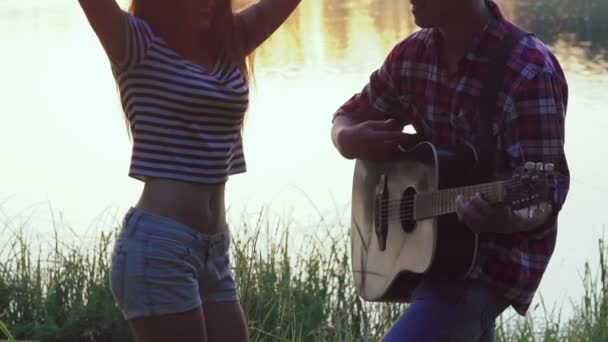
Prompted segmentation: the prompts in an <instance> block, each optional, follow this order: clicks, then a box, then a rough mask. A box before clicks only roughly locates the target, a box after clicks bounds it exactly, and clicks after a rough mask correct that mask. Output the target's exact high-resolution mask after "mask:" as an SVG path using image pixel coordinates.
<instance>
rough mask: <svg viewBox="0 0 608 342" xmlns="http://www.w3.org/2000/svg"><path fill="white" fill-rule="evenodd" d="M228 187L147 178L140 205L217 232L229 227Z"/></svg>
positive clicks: (186, 223) (195, 226)
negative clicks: (225, 193) (227, 210)
mask: <svg viewBox="0 0 608 342" xmlns="http://www.w3.org/2000/svg"><path fill="white" fill-rule="evenodd" d="M224 189H225V186H224V184H217V185H215V184H213V185H211V184H196V183H189V182H184V181H177V180H170V179H157V178H152V179H147V180H146V183H145V185H144V190H143V192H142V194H141V197H140V198H139V201H138V202H137V204H136V207H137V208H139V209H142V210H145V211H148V212H150V213H153V214H156V215H160V216H164V217H167V218H169V219H172V220H174V221H177V222H180V223H183V224H185V225H187V226H189V227H190V228H192V229H194V230H196V231H199V232H201V233H203V234H209V235H213V234H217V233H221V232H224V231H225V230H226V229H227V225H226V210H225V203H224Z"/></svg>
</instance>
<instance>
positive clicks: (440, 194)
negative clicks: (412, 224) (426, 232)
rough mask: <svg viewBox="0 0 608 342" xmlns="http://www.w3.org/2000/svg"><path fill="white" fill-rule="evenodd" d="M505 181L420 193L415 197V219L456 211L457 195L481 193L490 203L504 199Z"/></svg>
mask: <svg viewBox="0 0 608 342" xmlns="http://www.w3.org/2000/svg"><path fill="white" fill-rule="evenodd" d="M504 186H505V181H499V182H492V183H484V184H479V185H471V186H463V187H458V188H450V189H445V190H439V191H434V192H426V193H418V194H416V195H415V198H414V220H422V219H426V218H431V217H436V216H440V215H445V214H451V213H454V212H456V197H458V195H463V196H464V197H465V198H471V197H473V196H475V194H477V193H480V194H482V195H483V197H484V199H485V200H486V201H488V202H490V203H500V202H502V201H503V200H504V193H505V192H504Z"/></svg>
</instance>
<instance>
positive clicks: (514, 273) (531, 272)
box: [335, 0, 569, 315]
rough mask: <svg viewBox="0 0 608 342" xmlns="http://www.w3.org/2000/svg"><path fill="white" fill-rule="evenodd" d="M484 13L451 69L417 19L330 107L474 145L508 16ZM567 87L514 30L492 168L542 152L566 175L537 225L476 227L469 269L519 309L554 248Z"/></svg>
mask: <svg viewBox="0 0 608 342" xmlns="http://www.w3.org/2000/svg"><path fill="white" fill-rule="evenodd" d="M486 3H487V6H488V7H489V8H490V10H491V13H492V17H493V18H492V20H491V21H490V23H489V24H488V25H487V26H486V28H485V29H484V31H483V32H482V33H481V34H480V35H479V36H478V37H477V38H476V39H475V41H474V43H473V45H472V48H471V49H470V50H469V52H468V53H467V54H466V55H465V57H464V58H463V59H462V60H461V61H460V63H459V65H458V70H457V71H456V72H455V73H452V74H450V72H449V71H448V70H447V67H446V63H445V62H444V61H443V59H442V57H441V56H442V55H441V54H440V51H441V50H442V45H443V40H442V35H441V33H440V32H439V30H436V29H422V30H420V31H418V32H416V33H414V34H412V35H411V36H410V37H408V38H406V39H405V40H403V41H402V42H400V43H399V44H398V45H396V46H395V47H394V48H393V50H392V51H391V52H390V53H389V55H388V57H387V58H386V60H385V61H384V63H383V64H382V66H381V67H380V68H379V69H378V70H376V71H374V72H373V73H372V74H371V77H370V81H369V83H368V84H367V85H366V86H365V88H363V90H362V91H361V92H360V93H358V94H356V95H355V96H353V97H352V98H351V99H350V100H349V101H348V102H346V103H345V104H344V105H343V106H342V107H341V108H340V109H339V110H338V111H337V112H336V113H335V116H338V115H348V116H351V117H356V116H357V114H358V113H365V112H370V111H371V109H373V110H374V111H375V112H380V113H382V114H384V115H385V116H386V118H395V119H397V120H399V121H401V122H404V123H406V124H411V125H412V126H413V127H414V128H415V129H416V132H417V133H418V134H419V135H421V136H422V137H424V139H426V140H429V141H432V142H434V143H437V144H441V145H451V144H463V143H468V144H473V145H474V146H475V145H476V143H475V142H476V139H477V135H476V130H477V116H478V114H479V113H478V112H477V108H478V106H479V103H480V102H479V99H480V98H479V95H480V91H481V82H482V80H483V79H484V75H485V74H486V73H487V72H488V70H489V61H490V60H491V58H490V57H491V56H493V54H494V53H495V51H496V49H497V47H498V46H499V43H500V41H501V39H502V37H503V36H505V34H506V32H507V31H508V30H509V28H510V27H512V25H513V24H512V23H510V22H509V21H508V20H506V19H505V18H504V17H503V15H502V13H501V12H500V10H499V8H498V6H497V5H496V4H495V3H494V2H492V1H490V0H488V1H486ZM567 98H568V87H567V84H566V80H565V76H564V73H563V71H562V69H561V67H560V65H559V63H558V61H557V60H556V58H555V57H554V56H553V54H552V53H551V52H550V51H549V50H548V49H547V47H546V46H545V45H543V43H542V42H541V41H540V40H538V39H537V38H536V37H534V36H527V37H525V38H523V39H522V40H521V41H520V43H519V44H518V45H517V47H516V48H515V50H514V51H513V54H512V55H511V57H510V59H509V62H508V70H507V72H506V76H505V80H504V82H503V84H502V87H501V91H500V93H499V96H498V100H497V101H498V102H497V111H496V112H495V113H493V114H492V117H493V125H492V126H493V127H492V128H493V133H494V135H495V136H496V140H497V146H496V148H497V151H496V160H497V161H496V162H497V165H496V169H497V170H498V171H499V172H500V173H503V172H504V173H506V174H509V173H512V172H513V170H514V169H515V168H519V167H521V166H522V165H523V163H524V162H525V161H541V162H545V163H548V162H551V163H554V164H555V167H556V171H558V172H559V173H561V174H562V175H564V176H566V177H564V179H562V180H561V181H559V182H558V185H557V189H556V191H555V198H554V199H553V201H554V215H553V217H552V218H550V219H549V221H548V223H547V224H545V225H543V227H541V228H539V229H536V230H534V231H531V232H525V233H516V234H493V233H483V234H479V240H478V241H479V250H478V255H477V259H476V263H475V266H474V268H473V270H472V272H471V273H470V274H469V276H470V277H471V278H474V279H479V280H481V281H484V282H487V283H489V284H490V285H492V286H494V287H496V288H497V289H499V290H500V291H501V292H502V293H504V296H505V298H507V300H509V302H510V303H511V305H512V306H513V308H514V309H515V310H516V311H517V312H518V313H519V314H520V315H525V314H526V313H527V311H528V309H529V307H530V303H531V301H532V298H533V296H534V293H535V292H536V290H537V288H538V285H539V283H540V281H541V278H542V276H543V273H544V271H545V269H546V267H547V264H548V263H549V259H550V258H551V255H552V253H553V250H554V247H555V241H556V234H557V213H558V212H559V210H560V209H561V207H562V205H563V203H564V201H565V198H566V194H567V192H568V186H569V182H568V180H567V176H568V175H569V171H568V165H567V162H566V157H565V155H564V123H565V113H566V107H567Z"/></svg>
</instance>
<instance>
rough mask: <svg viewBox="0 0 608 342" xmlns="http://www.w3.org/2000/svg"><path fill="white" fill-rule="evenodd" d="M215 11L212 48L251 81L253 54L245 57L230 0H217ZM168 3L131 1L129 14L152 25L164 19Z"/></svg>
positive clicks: (169, 3) (153, 0)
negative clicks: (164, 8) (164, 7)
mask: <svg viewBox="0 0 608 342" xmlns="http://www.w3.org/2000/svg"><path fill="white" fill-rule="evenodd" d="M217 3H218V4H219V5H220V6H219V8H218V9H217V10H218V11H219V14H218V15H217V16H216V17H215V18H214V20H213V22H212V24H211V25H212V26H211V28H210V30H211V31H214V32H215V33H212V34H211V36H212V37H213V38H214V40H213V42H212V44H213V46H212V48H215V49H217V50H216V51H217V52H218V54H219V56H222V57H223V58H226V59H227V60H228V61H229V62H231V63H234V64H236V65H237V66H238V67H239V68H240V69H241V72H242V73H243V75H244V77H245V80H246V81H249V80H250V79H253V67H254V62H253V54H252V53H250V54H248V55H245V46H244V39H243V35H244V34H245V33H244V32H239V26H238V25H237V23H236V20H237V19H236V16H234V11H233V9H232V1H231V0H219V1H217ZM170 5H171V2H170V1H164V0H161V1H159V0H131V1H130V4H129V9H128V11H129V13H131V14H133V15H136V16H138V17H140V18H142V19H144V20H146V21H147V22H148V24H151V23H152V25H153V23H155V22H159V21H161V20H163V19H164V18H166V16H165V11H163V6H170Z"/></svg>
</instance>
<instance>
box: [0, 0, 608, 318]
mask: <svg viewBox="0 0 608 342" xmlns="http://www.w3.org/2000/svg"><path fill="white" fill-rule="evenodd" d="M247 2H248V1H237V6H241V5H244V4H245V3H247ZM500 4H501V6H502V8H503V11H504V12H505V14H506V15H507V16H508V17H510V18H511V19H512V20H514V21H515V22H517V23H519V24H521V25H522V26H523V27H525V28H527V29H529V30H532V31H534V32H535V33H536V34H537V35H538V36H539V37H540V38H542V39H543V40H544V41H545V42H546V43H547V44H548V45H549V46H550V47H551V48H552V50H553V51H554V52H555V54H556V55H557V57H558V58H559V60H560V61H561V63H562V66H563V67H564V69H565V71H566V74H567V78H568V82H569V86H570V104H569V110H568V116H567V124H566V125H567V126H566V130H567V137H566V149H567V155H568V160H569V163H570V168H571V173H572V185H571V190H570V193H569V196H568V200H567V203H566V205H565V207H564V209H563V212H562V213H561V216H560V228H559V229H560V234H559V238H558V243H557V248H556V251H555V254H554V257H553V259H552V262H551V264H550V268H549V270H548V271H547V273H546V276H545V278H544V280H543V283H542V285H541V293H542V294H543V296H544V299H545V301H546V302H547V303H549V306H551V304H552V303H557V304H558V305H560V304H561V305H563V306H564V309H565V311H568V308H569V307H570V301H574V302H577V301H578V299H579V298H580V295H581V293H582V283H581V280H580V276H581V274H582V271H583V264H584V262H585V261H590V262H591V263H592V265H597V264H598V262H597V259H598V257H597V255H598V253H597V239H598V237H600V236H602V233H603V231H604V226H605V225H606V223H608V210H607V209H608V206H607V205H606V199H605V198H606V196H608V180H606V178H605V177H604V176H605V175H606V174H608V162H607V161H606V159H605V155H606V152H605V151H604V149H605V148H606V147H608V143H607V142H606V139H605V138H606V131H607V130H608V116H607V115H606V114H607V111H606V109H605V104H606V103H607V101H606V98H607V96H608V24H607V23H608V2H607V1H605V0H542V1H515V0H510V1H506V0H505V1H502V2H501V3H500ZM123 5H124V4H123ZM416 29H417V28H416V26H415V25H414V23H413V19H412V17H411V15H410V13H409V2H408V1H403V0H340V1H338V0H304V1H303V2H302V4H301V5H300V7H299V8H298V10H297V11H296V12H295V13H294V14H293V16H292V17H291V18H290V19H289V20H288V22H287V23H286V24H285V25H284V26H283V27H282V28H281V29H280V30H279V31H278V32H277V33H276V34H275V35H274V36H273V37H272V38H271V39H270V40H268V41H267V42H266V43H265V45H264V46H263V47H262V48H261V49H260V50H258V52H257V53H256V84H255V86H254V93H253V97H252V105H251V109H250V112H249V114H248V120H247V124H246V130H245V136H244V140H245V151H246V155H247V162H248V172H247V173H246V174H243V175H238V176H235V177H233V178H232V179H231V180H230V182H229V183H228V190H227V191H228V194H227V201H228V203H229V205H230V211H229V217H230V222H231V225H232V226H233V229H234V230H235V231H238V230H239V229H240V223H241V221H242V220H250V219H254V218H255V217H256V215H257V214H258V213H259V212H260V210H261V208H264V210H265V211H266V212H267V213H268V215H269V217H272V218H280V219H282V220H285V221H287V222H288V223H289V225H290V227H291V228H292V231H293V230H297V231H298V232H300V233H301V232H310V231H311V230H314V229H315V227H317V226H318V225H319V221H320V218H321V217H323V218H325V219H326V220H330V221H332V222H337V223H341V224H342V228H336V229H342V230H343V232H344V234H346V233H347V231H348V228H347V227H348V223H349V215H350V214H349V210H350V207H349V200H350V190H351V176H352V169H353V162H352V161H347V160H344V159H342V158H341V157H340V156H339V155H338V153H337V152H336V151H335V150H334V148H333V146H332V144H331V141H330V138H329V132H330V125H331V122H330V120H331V115H332V114H333V112H334V111H335V110H336V109H337V108H338V106H340V105H341V104H342V103H343V102H344V101H345V100H347V99H348V98H349V97H350V96H351V95H352V94H353V93H354V92H357V91H359V90H360V89H361V88H362V86H363V85H364V84H365V82H366V81H367V78H368V76H369V73H370V72H372V71H373V70H374V69H375V68H376V67H377V66H379V65H380V63H381V62H382V60H383V59H384V57H385V55H386V54H387V53H388V51H389V50H390V49H391V47H392V46H393V45H394V44H396V43H397V42H399V41H400V40H401V39H403V38H404V37H406V36H407V35H408V34H409V33H411V32H413V31H414V30H416ZM0 43H1V53H0V76H1V77H2V78H1V81H0V151H1V153H2V158H1V163H2V167H1V170H2V171H1V172H2V173H1V177H0V222H6V223H7V227H4V233H3V234H2V235H4V236H5V237H6V236H7V234H6V232H7V231H8V232H11V231H15V230H16V229H18V228H19V227H21V226H26V227H28V228H29V231H30V232H31V234H32V236H35V237H36V238H39V239H41V240H36V241H44V239H46V238H51V237H52V235H51V232H52V230H53V226H54V225H56V223H53V222H57V221H58V220H60V221H61V222H64V223H65V224H64V225H61V224H60V226H69V227H70V229H71V231H69V232H68V231H66V232H64V233H62V234H65V237H66V239H67V238H68V237H70V238H76V239H82V240H89V239H93V238H95V237H97V236H98V234H99V232H100V231H101V230H105V231H109V230H111V229H112V226H113V224H114V223H115V221H116V219H115V217H116V216H117V215H122V213H123V212H124V211H125V210H126V209H127V208H128V207H129V206H130V205H132V204H133V203H134V202H135V201H136V199H137V197H138V195H139V191H140V190H141V188H142V184H141V183H139V182H138V181H135V180H133V179H130V178H128V177H127V170H128V165H129V157H130V142H129V139H128V137H127V134H126V130H125V126H124V121H123V119H122V111H121V109H120V107H119V102H118V98H117V93H116V90H115V86H114V82H113V79H112V76H111V73H110V68H109V64H108V61H107V59H106V57H105V55H104V54H103V52H102V49H101V46H100V44H99V43H98V41H97V39H96V37H95V36H94V34H93V32H92V30H91V29H90V28H89V26H88V24H87V22H86V20H85V18H84V15H83V14H82V13H81V11H80V8H79V6H78V3H77V1H75V0H73V1H68V0H54V1H53V0H39V1H35V0H30V1H26V0H0ZM50 208H52V210H54V211H55V212H57V211H60V212H61V218H58V217H52V216H51V214H50V212H51V209H50ZM0 230H2V228H0ZM28 234H29V233H28ZM2 247H3V246H2V244H0V256H1V255H2V254H1V253H2ZM538 300H539V297H537V299H536V302H538Z"/></svg>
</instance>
